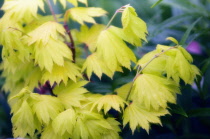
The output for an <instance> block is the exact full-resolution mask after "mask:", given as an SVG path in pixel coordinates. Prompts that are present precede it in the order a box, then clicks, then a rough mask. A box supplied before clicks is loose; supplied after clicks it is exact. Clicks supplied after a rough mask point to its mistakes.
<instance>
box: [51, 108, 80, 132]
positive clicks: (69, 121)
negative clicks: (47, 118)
mask: <svg viewBox="0 0 210 139" xmlns="http://www.w3.org/2000/svg"><path fill="white" fill-rule="evenodd" d="M75 122H76V114H75V111H74V110H73V109H67V110H65V111H63V112H61V113H60V114H59V115H58V116H57V117H56V118H55V119H54V120H53V122H52V127H53V129H54V132H55V133H56V134H59V135H60V136H62V135H64V133H65V132H68V134H70V135H72V131H73V128H74V125H75Z"/></svg>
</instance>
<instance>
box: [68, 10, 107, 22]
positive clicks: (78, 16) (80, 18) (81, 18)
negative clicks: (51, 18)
mask: <svg viewBox="0 0 210 139" xmlns="http://www.w3.org/2000/svg"><path fill="white" fill-rule="evenodd" d="M106 13H107V12H106V11H105V10H103V9H102V8H95V7H88V8H87V7H74V8H71V9H69V10H67V11H66V13H65V15H64V18H65V20H66V21H67V19H68V18H71V19H72V20H74V21H77V22H78V23H80V24H81V25H84V22H88V23H93V24H95V23H96V22H95V20H94V19H93V17H100V16H103V15H105V14H106Z"/></svg>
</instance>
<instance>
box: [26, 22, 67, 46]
mask: <svg viewBox="0 0 210 139" xmlns="http://www.w3.org/2000/svg"><path fill="white" fill-rule="evenodd" d="M28 35H29V36H30V37H29V36H25V39H26V40H27V43H28V45H32V44H34V43H37V45H41V46H46V45H47V44H48V42H49V41H50V40H51V39H54V40H58V38H59V36H60V35H63V36H64V35H65V29H64V28H63V26H62V25H61V24H59V23H56V22H54V21H48V22H46V23H44V24H42V25H41V26H39V27H37V28H36V29H35V30H33V31H31V32H29V33H28Z"/></svg>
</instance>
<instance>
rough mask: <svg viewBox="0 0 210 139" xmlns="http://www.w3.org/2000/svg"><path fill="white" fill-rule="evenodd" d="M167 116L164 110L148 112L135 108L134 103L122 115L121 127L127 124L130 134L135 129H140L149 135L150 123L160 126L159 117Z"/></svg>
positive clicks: (141, 108) (139, 107)
mask: <svg viewBox="0 0 210 139" xmlns="http://www.w3.org/2000/svg"><path fill="white" fill-rule="evenodd" d="M165 114H168V111H167V110H166V109H159V110H153V109H151V110H148V109H145V108H144V107H142V106H137V105H136V104H135V103H134V102H133V103H132V104H130V105H129V106H128V107H127V108H126V109H125V112H124V114H123V126H125V125H126V124H127V123H129V125H130V128H131V130H132V133H134V131H135V129H136V128H137V127H142V128H143V129H145V130H146V131H147V133H149V129H150V123H155V124H161V121H160V119H159V117H160V116H163V115H165Z"/></svg>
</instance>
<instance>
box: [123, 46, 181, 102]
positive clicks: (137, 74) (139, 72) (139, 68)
mask: <svg viewBox="0 0 210 139" xmlns="http://www.w3.org/2000/svg"><path fill="white" fill-rule="evenodd" d="M174 48H177V46H174V47H170V48H168V49H166V50H163V51H162V52H160V53H158V54H156V55H154V57H153V58H152V59H150V60H149V61H148V62H147V63H146V65H144V67H142V68H141V67H140V66H139V67H138V69H137V72H136V76H135V77H134V79H133V81H132V84H131V87H130V89H129V91H128V94H127V97H126V99H125V101H128V98H129V96H130V94H131V90H132V88H133V84H134V81H135V80H136V78H137V77H138V76H139V75H140V74H141V72H142V71H143V70H144V69H145V68H146V67H147V66H148V65H149V64H150V63H151V62H152V61H153V60H154V59H155V58H157V57H159V56H160V55H161V54H163V53H165V52H167V51H169V50H171V49H174Z"/></svg>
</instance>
